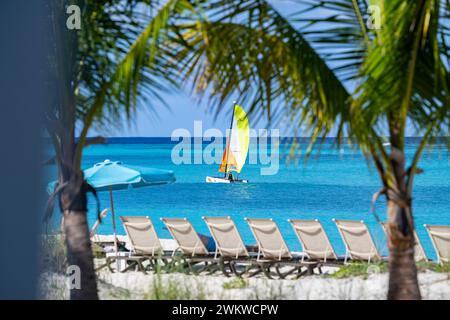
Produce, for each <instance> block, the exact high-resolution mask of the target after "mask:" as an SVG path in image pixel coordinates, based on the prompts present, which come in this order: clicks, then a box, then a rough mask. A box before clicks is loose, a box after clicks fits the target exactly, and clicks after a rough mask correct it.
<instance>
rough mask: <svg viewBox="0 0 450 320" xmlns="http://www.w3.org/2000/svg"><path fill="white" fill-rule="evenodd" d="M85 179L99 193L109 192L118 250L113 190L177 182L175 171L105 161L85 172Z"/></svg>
mask: <svg viewBox="0 0 450 320" xmlns="http://www.w3.org/2000/svg"><path fill="white" fill-rule="evenodd" d="M84 178H85V179H86V181H87V182H88V183H89V184H90V185H91V186H92V187H93V188H94V189H95V190H97V191H109V199H110V202H111V217H112V223H113V232H114V247H115V249H116V250H117V240H116V220H115V214H114V200H113V193H112V192H113V190H122V189H130V188H141V187H148V186H154V185H161V184H167V183H172V182H175V176H174V174H173V171H169V170H161V169H155V168H147V167H136V166H125V165H123V164H122V162H120V161H110V160H105V161H103V162H99V163H96V164H95V165H94V166H93V167H91V168H88V169H86V170H84Z"/></svg>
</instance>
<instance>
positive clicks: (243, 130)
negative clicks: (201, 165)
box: [206, 103, 250, 183]
mask: <svg viewBox="0 0 450 320" xmlns="http://www.w3.org/2000/svg"><path fill="white" fill-rule="evenodd" d="M249 141H250V137H249V125H248V118H247V114H246V113H245V111H244V109H243V108H242V107H241V106H239V105H237V104H236V103H235V104H234V108H233V115H232V116H231V125H230V130H229V133H228V137H227V142H226V146H225V150H224V152H223V156H222V162H221V164H220V167H219V172H223V173H224V175H223V177H210V176H207V177H206V182H209V183H235V182H238V183H239V182H240V183H247V182H248V180H244V179H239V173H240V172H241V170H242V167H243V166H244V164H245V159H247V153H248V145H249ZM233 171H234V172H236V177H235V176H234V175H233Z"/></svg>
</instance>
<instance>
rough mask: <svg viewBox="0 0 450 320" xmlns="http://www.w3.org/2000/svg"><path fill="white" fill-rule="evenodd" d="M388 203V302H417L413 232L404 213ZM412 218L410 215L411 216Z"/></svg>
mask: <svg viewBox="0 0 450 320" xmlns="http://www.w3.org/2000/svg"><path fill="white" fill-rule="evenodd" d="M408 210H409V211H410V210H411V207H407V208H400V207H398V206H397V205H396V204H395V203H394V202H393V201H389V202H388V217H389V221H388V227H387V228H388V234H389V239H388V247H389V251H390V255H389V291H388V299H389V300H419V299H421V296H420V289H419V284H418V280H417V268H416V262H415V260H414V241H415V240H414V233H413V232H414V231H413V230H410V229H409V226H408V221H407V220H406V211H408ZM411 216H412V215H411Z"/></svg>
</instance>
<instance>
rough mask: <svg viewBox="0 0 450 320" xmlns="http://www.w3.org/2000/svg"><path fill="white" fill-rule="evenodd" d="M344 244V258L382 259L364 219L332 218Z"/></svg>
mask: <svg viewBox="0 0 450 320" xmlns="http://www.w3.org/2000/svg"><path fill="white" fill-rule="evenodd" d="M333 221H334V222H335V223H336V226H337V228H338V230H339V234H340V235H341V237H342V240H343V241H344V244H345V259H344V263H346V262H347V260H348V258H350V259H352V260H362V261H367V262H369V263H370V262H373V261H380V260H383V258H382V257H381V255H380V253H379V252H378V249H377V247H376V246H375V244H374V242H373V239H372V236H371V235H370V232H369V229H368V228H367V225H366V224H365V223H364V221H362V220H361V221H357V220H336V219H333Z"/></svg>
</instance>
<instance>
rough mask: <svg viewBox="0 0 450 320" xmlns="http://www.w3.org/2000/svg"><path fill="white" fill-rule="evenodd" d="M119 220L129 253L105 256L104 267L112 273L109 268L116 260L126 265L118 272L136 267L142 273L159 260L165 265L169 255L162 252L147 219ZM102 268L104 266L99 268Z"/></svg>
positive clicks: (131, 218) (126, 218)
mask: <svg viewBox="0 0 450 320" xmlns="http://www.w3.org/2000/svg"><path fill="white" fill-rule="evenodd" d="M120 220H121V221H122V224H123V226H124V228H125V232H126V234H127V238H128V245H129V246H130V248H129V249H130V251H128V252H118V253H117V254H116V253H115V252H111V253H107V254H106V266H107V267H108V268H109V269H110V271H111V272H114V270H113V269H112V268H111V264H112V262H113V261H117V260H119V261H120V260H122V261H123V260H124V261H125V262H126V264H128V265H127V266H126V267H125V268H123V269H122V270H120V272H125V271H128V270H130V269H132V268H135V267H138V269H139V270H140V271H142V272H144V273H145V272H146V271H148V270H149V269H151V268H154V267H155V263H158V260H159V259H162V261H163V262H165V263H166V262H167V258H169V257H170V253H167V252H164V250H163V247H162V246H161V243H160V241H159V239H158V236H157V234H156V231H155V228H154V226H153V223H152V221H151V220H150V218H149V217H145V216H136V217H124V216H121V217H120ZM145 261H148V264H147V265H146V266H144V264H143V263H144V262H145ZM104 266H105V265H103V266H101V267H100V268H102V267H104ZM100 268H98V269H100Z"/></svg>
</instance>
